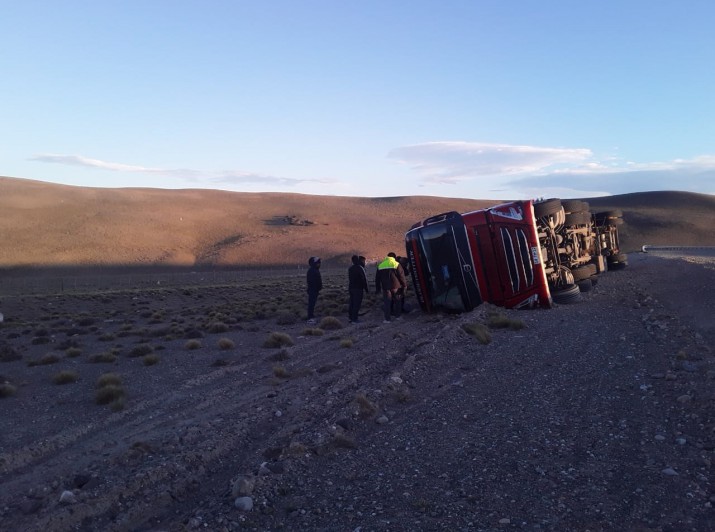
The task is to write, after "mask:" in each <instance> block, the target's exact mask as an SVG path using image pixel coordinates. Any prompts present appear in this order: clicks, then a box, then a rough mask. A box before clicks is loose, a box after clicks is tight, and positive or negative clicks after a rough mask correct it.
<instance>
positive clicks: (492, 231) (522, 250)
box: [405, 201, 552, 312]
mask: <svg viewBox="0 0 715 532" xmlns="http://www.w3.org/2000/svg"><path fill="white" fill-rule="evenodd" d="M405 246H406V250H407V256H408V258H409V261H410V267H411V270H412V273H413V275H412V277H413V284H414V287H415V293H416V295H417V299H418V301H419V303H420V306H421V307H422V309H423V310H424V311H426V312H431V311H434V310H438V309H441V310H446V311H451V312H464V311H469V310H472V309H473V308H474V307H476V306H477V305H479V304H481V303H482V302H483V301H487V302H489V303H493V304H495V305H499V306H503V307H506V308H524V307H535V306H541V307H547V308H548V307H551V306H552V298H551V293H550V290H549V284H548V282H547V274H546V268H547V267H546V265H545V262H544V259H543V256H542V255H543V253H545V252H547V251H548V250H547V248H546V247H544V243H543V238H541V239H540V229H539V227H538V226H537V221H536V218H535V213H534V204H533V202H531V201H515V202H510V203H504V204H501V205H496V206H494V207H490V208H488V209H483V210H478V211H472V212H468V213H465V214H459V213H457V212H447V213H444V214H440V215H437V216H433V217H431V218H428V219H426V220H424V221H423V222H420V223H417V224H415V225H414V226H413V227H412V228H411V229H410V230H409V231H408V232H407V233H406V235H405Z"/></svg>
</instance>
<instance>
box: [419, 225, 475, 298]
mask: <svg viewBox="0 0 715 532" xmlns="http://www.w3.org/2000/svg"><path fill="white" fill-rule="evenodd" d="M419 242H420V247H421V248H422V256H423V259H424V262H423V264H422V266H423V268H424V269H425V272H424V273H425V284H426V285H427V289H428V290H429V292H430V294H429V296H430V299H431V300H432V304H433V305H434V306H435V307H442V308H444V309H445V310H449V311H453V312H464V311H465V306H464V300H463V297H462V291H463V290H464V281H463V279H462V273H461V271H460V261H459V260H458V256H459V255H458V250H457V245H456V241H455V237H454V233H453V227H452V226H451V225H449V224H446V223H438V224H433V225H428V226H426V227H423V228H421V229H420V231H419ZM425 263H426V264H425Z"/></svg>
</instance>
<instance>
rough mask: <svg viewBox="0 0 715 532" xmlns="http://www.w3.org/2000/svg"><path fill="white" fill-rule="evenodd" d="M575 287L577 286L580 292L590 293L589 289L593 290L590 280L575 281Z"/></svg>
mask: <svg viewBox="0 0 715 532" xmlns="http://www.w3.org/2000/svg"><path fill="white" fill-rule="evenodd" d="M576 286H578V289H579V290H580V291H581V292H590V291H591V288H593V282H592V281H591V279H581V280H580V281H576Z"/></svg>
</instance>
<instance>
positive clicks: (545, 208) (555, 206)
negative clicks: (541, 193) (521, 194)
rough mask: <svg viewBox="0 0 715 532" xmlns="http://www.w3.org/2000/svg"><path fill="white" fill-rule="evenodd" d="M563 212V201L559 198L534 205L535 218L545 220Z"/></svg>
mask: <svg viewBox="0 0 715 532" xmlns="http://www.w3.org/2000/svg"><path fill="white" fill-rule="evenodd" d="M560 210H561V200H560V199H559V198H551V199H547V200H544V201H539V202H538V203H534V217H536V218H543V217H544V216H551V215H552V214H556V213H557V212H559V211H560Z"/></svg>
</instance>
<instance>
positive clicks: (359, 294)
mask: <svg viewBox="0 0 715 532" xmlns="http://www.w3.org/2000/svg"><path fill="white" fill-rule="evenodd" d="M360 258H361V257H358V256H357V255H353V256H352V259H351V260H352V263H353V264H352V266H350V267H349V268H348V294H349V295H350V303H349V306H348V320H349V321H350V323H357V322H358V321H359V320H358V314H359V312H360V307H361V306H362V298H363V292H364V293H369V287H368V284H367V275H365V267H364V266H363V264H361V262H360ZM362 258H363V259H364V258H365V257H362ZM363 263H364V262H363Z"/></svg>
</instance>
